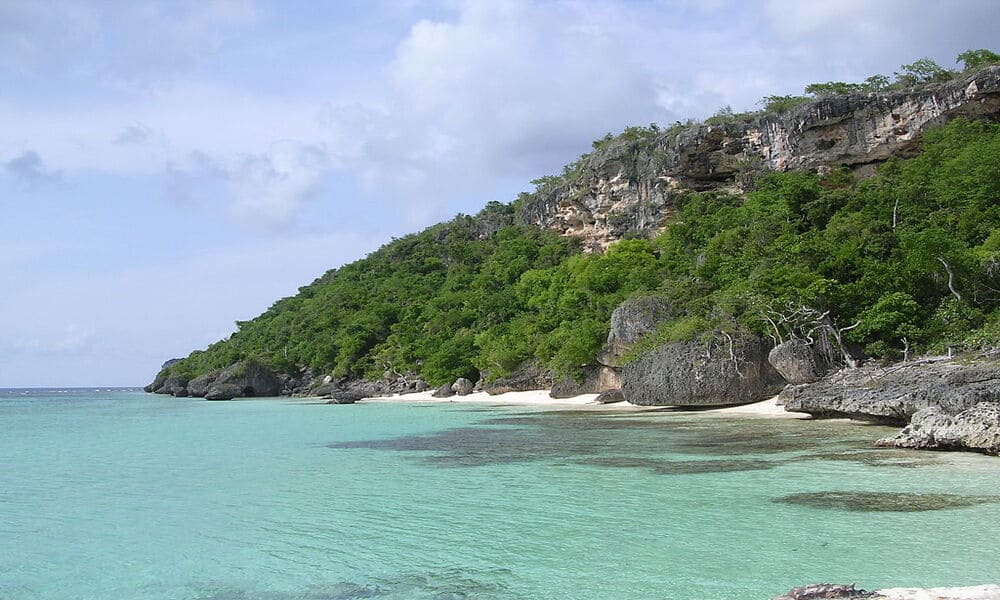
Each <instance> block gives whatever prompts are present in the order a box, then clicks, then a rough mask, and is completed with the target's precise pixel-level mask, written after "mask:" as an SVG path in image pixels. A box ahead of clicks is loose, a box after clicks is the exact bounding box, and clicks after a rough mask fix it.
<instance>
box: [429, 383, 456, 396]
mask: <svg viewBox="0 0 1000 600" xmlns="http://www.w3.org/2000/svg"><path fill="white" fill-rule="evenodd" d="M451 387H452V384H450V383H446V384H444V385H442V386H441V387H439V388H438V389H436V390H434V393H433V394H431V396H433V397H435V398H451V397H452V396H454V395H455V390H453V389H451Z"/></svg>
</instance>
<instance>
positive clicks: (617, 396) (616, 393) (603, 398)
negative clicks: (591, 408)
mask: <svg viewBox="0 0 1000 600" xmlns="http://www.w3.org/2000/svg"><path fill="white" fill-rule="evenodd" d="M594 402H596V403H598V404H614V403H616V402H625V396H623V395H622V391H621V390H607V391H605V392H601V393H600V395H598V396H597V398H595V399H594Z"/></svg>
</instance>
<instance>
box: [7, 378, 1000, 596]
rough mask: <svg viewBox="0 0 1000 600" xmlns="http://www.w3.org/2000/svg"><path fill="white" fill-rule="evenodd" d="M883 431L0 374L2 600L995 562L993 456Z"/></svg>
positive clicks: (767, 583) (555, 585)
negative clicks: (183, 391)
mask: <svg viewBox="0 0 1000 600" xmlns="http://www.w3.org/2000/svg"><path fill="white" fill-rule="evenodd" d="M889 431H891V430H890V429H887V428H884V427H880V426H874V425H859V424H854V423H847V422H837V421H787V420H775V419H752V418H740V419H736V418H731V417H730V418H719V417H713V416H709V415H707V414H705V413H677V412H673V411H663V412H652V413H643V414H636V413H628V412H601V411H594V410H587V409H580V408H577V409H569V410H553V409H552V408H546V407H537V406H531V407H525V406H491V405H487V404H468V403H461V404H460V403H448V402H438V403H419V402H401V403H359V404H355V405H346V406H333V405H325V404H316V403H312V402H307V401H302V400H296V399H249V400H241V401H229V402H208V401H204V400H198V399H188V398H172V397H165V396H157V395H151V394H144V393H142V392H141V391H139V390H129V389H50V390H39V389H32V390H3V391H0V598H2V599H3V600H71V599H72V600H133V599H134V600H140V599H141V600H146V599H176V600H195V599H197V600H299V599H301V600H334V599H337V600H347V599H357V598H375V599H380V600H404V599H406V600H411V599H412V600H417V599H420V600H423V599H434V600H458V599H469V600H472V599H498V600H501V599H502V600H508V599H511V600H512V599H525V600H545V599H553V600H555V599H560V600H561V599H580V600H597V599H601V600H609V599H610V600H614V599H622V600H646V599H650V600H651V599H658V600H663V599H668V600H681V599H684V600H713V599H719V600H737V599H738V600H751V599H767V598H770V597H772V596H776V595H779V594H781V593H784V592H786V591H788V590H789V589H790V588H791V587H793V586H797V585H803V584H808V583H816V582H838V583H857V584H858V586H859V587H864V588H867V589H873V588H884V587H899V586H907V587H909V586H921V587H927V586H959V585H975V584H982V583H990V582H998V581H1000V459H998V458H991V457H987V456H981V455H976V454H966V453H931V452H911V451H903V450H878V449H874V448H873V447H872V445H871V442H872V441H873V440H875V439H877V438H878V437H881V436H883V435H885V434H887V433H888V432H889Z"/></svg>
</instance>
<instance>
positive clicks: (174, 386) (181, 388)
mask: <svg viewBox="0 0 1000 600" xmlns="http://www.w3.org/2000/svg"><path fill="white" fill-rule="evenodd" d="M187 384H188V378H187V377H185V376H184V375H171V376H169V377H167V379H166V381H164V382H163V385H162V386H160V387H159V388H158V389H157V390H156V393H157V394H171V395H174V396H187V395H188V393H187Z"/></svg>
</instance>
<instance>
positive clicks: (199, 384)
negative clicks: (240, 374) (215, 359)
mask: <svg viewBox="0 0 1000 600" xmlns="http://www.w3.org/2000/svg"><path fill="white" fill-rule="evenodd" d="M220 373H221V371H212V372H211V373H205V374H204V375H199V376H198V377H195V378H194V379H192V380H191V381H189V382H188V394H190V395H191V396H193V397H195V398H204V397H205V394H207V393H208V388H209V387H211V385H212V384H213V383H215V380H216V379H218V377H219V374H220Z"/></svg>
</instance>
